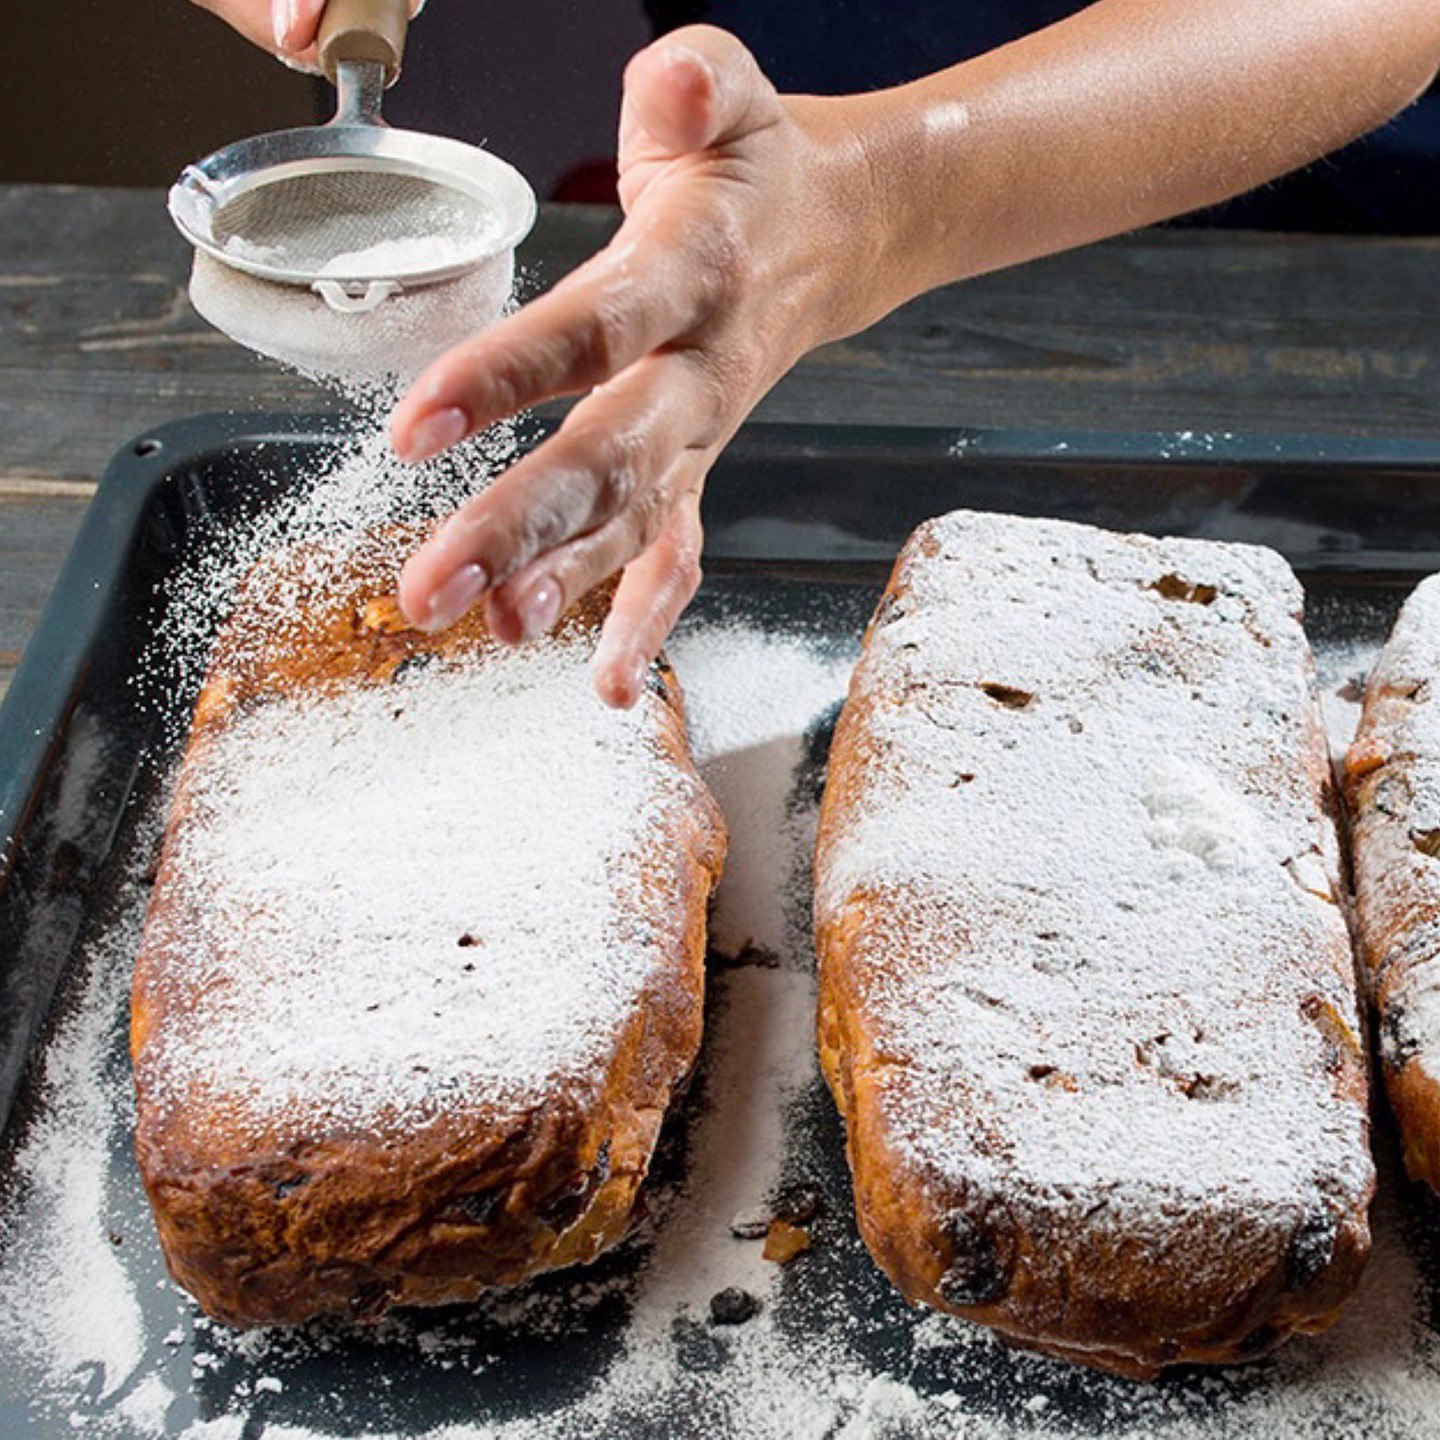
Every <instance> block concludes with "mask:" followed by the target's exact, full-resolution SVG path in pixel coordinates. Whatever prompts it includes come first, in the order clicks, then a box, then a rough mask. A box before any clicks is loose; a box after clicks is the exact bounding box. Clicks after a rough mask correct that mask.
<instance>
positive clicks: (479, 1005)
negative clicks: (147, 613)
mask: <svg viewBox="0 0 1440 1440" xmlns="http://www.w3.org/2000/svg"><path fill="white" fill-rule="evenodd" d="M588 649H589V647H588V642H587V641H586V640H585V639H584V638H583V637H582V638H579V639H569V640H558V639H557V640H550V641H547V642H544V643H541V644H538V645H535V646H531V647H527V648H526V649H525V650H523V651H500V652H497V653H495V654H493V655H492V656H491V657H489V658H488V659H487V662H486V665H485V667H484V669H483V670H482V671H478V672H472V671H466V670H464V669H451V668H450V667H448V666H445V665H435V666H431V667H428V668H427V669H425V670H422V671H420V672H419V673H417V674H415V675H413V676H412V677H410V678H407V679H405V680H403V681H400V682H397V683H393V684H391V685H389V686H385V687H366V688H354V689H349V690H346V691H344V692H342V693H340V694H337V695H331V696H326V697H325V698H324V699H323V700H322V701H321V702H320V703H311V702H308V701H304V700H295V699H288V698H287V699H283V700H276V701H272V702H271V703H270V704H268V705H265V706H262V707H260V708H259V709H257V710H255V711H253V712H251V713H249V714H246V715H243V716H241V717H239V718H238V719H237V720H236V721H235V723H233V724H232V725H228V726H226V727H225V728H224V729H223V730H222V731H220V732H218V733H216V734H215V735H214V736H213V737H212V738H211V740H210V742H209V745H208V750H207V758H206V763H205V766H204V768H203V771H199V772H196V778H195V781H194V783H192V784H191V785H190V786H189V787H188V788H187V789H186V790H185V792H184V798H185V802H186V805H187V807H188V808H187V811H186V818H185V819H184V821H183V822H182V823H181V825H180V827H179V828H178V829H177V830H176V831H174V832H173V834H172V839H171V850H170V854H169V858H168V859H167V870H166V872H165V873H164V874H163V875H162V884H169V883H170V881H169V876H170V875H171V873H172V872H173V874H174V875H175V876H176V877H177V880H176V882H175V883H176V885H177V887H179V888H175V889H173V890H172V891H171V892H170V894H171V904H170V906H169V909H168V910H158V909H157V911H156V912H155V917H154V919H153V920H152V925H151V931H150V935H151V938H152V940H153V941H154V942H155V943H159V944H161V945H164V946H166V947H168V948H169V949H170V951H171V953H172V956H173V957H174V958H172V962H171V963H172V973H173V970H174V969H178V972H179V975H180V977H181V978H180V979H179V980H178V982H177V983H179V984H180V986H181V987H182V990H183V995H184V1000H185V1006H184V1010H183V1013H184V1015H185V1019H184V1022H183V1024H177V1025H174V1026H172V1027H171V1029H170V1031H169V1033H168V1036H167V1039H166V1043H164V1044H163V1045H157V1046H156V1047H155V1049H154V1052H153V1054H154V1060H153V1062H151V1061H149V1060H148V1059H147V1063H146V1065H145V1069H144V1072H143V1073H144V1075H145V1077H146V1079H147V1080H148V1081H149V1082H150V1084H151V1085H153V1086H154V1089H153V1090H151V1091H150V1093H151V1095H152V1096H153V1098H155V1099H157V1100H159V1101H160V1102H161V1103H166V1102H167V1101H169V1100H175V1101H179V1100H181V1098H182V1097H184V1098H185V1100H186V1103H195V1097H196V1095H197V1094H200V1093H213V1094H217V1095H224V1096H227V1097H229V1098H230V1099H231V1100H233V1101H234V1102H236V1103H239V1104H241V1105H243V1106H244V1108H245V1113H247V1114H249V1115H252V1116H254V1117H256V1118H257V1120H258V1119H259V1117H264V1118H265V1119H266V1120H267V1121H275V1122H276V1123H280V1124H283V1125H287V1126H288V1125H294V1126H303V1125H305V1124H309V1123H312V1122H311V1120H310V1118H309V1117H311V1116H312V1115H313V1113H317V1112H320V1111H323V1112H324V1113H325V1114H326V1115H327V1116H330V1117H343V1118H344V1119H345V1120H346V1121H353V1122H357V1123H369V1124H378V1123H382V1120H383V1122H384V1123H387V1124H388V1123H413V1120H414V1118H415V1117H416V1116H418V1115H422V1114H426V1113H430V1111H431V1110H432V1109H433V1110H443V1109H444V1108H445V1107H446V1106H447V1105H449V1104H452V1103H453V1095H454V1093H455V1092H456V1091H457V1090H460V1091H466V1092H469V1093H472V1094H482V1095H484V1096H486V1097H487V1098H489V1099H490V1100H492V1101H497V1102H506V1103H515V1104H520V1103H524V1102H526V1101H532V1100H534V1099H535V1098H536V1097H537V1096H539V1095H542V1094H543V1093H545V1087H546V1086H547V1085H549V1084H551V1083H553V1082H554V1081H555V1080H556V1079H557V1078H558V1077H562V1076H568V1075H574V1076H577V1077H581V1078H585V1077H590V1076H593V1075H595V1074H596V1073H598V1067H601V1066H603V1065H604V1064H605V1063H606V1061H607V1058H608V1054H609V1046H610V1045H611V1043H612V1042H613V1036H614V1035H615V1033H616V1031H617V1029H618V1028H619V1027H621V1026H622V1025H623V1024H624V1021H625V1017H626V1016H628V1015H629V1014H630V1013H631V1011H632V1010H633V1008H634V1007H635V1006H636V1005H637V1004H638V1003H640V996H641V994H642V992H643V991H644V989H645V987H646V985H647V984H648V983H649V982H650V980H651V977H652V976H653V975H654V974H655V973H656V972H657V970H658V969H659V968H660V967H661V966H662V965H663V964H664V958H663V947H662V946H661V944H660V943H659V941H658V939H657V937H656V936H655V935H654V934H653V933H652V931H651V930H650V928H649V927H648V926H643V925H639V924H637V923H636V921H635V918H634V917H635V916H636V915H638V914H641V913H643V904H642V902H641V900H640V898H639V897H640V895H641V891H642V888H643V885H644V873H645V870H644V867H645V858H646V856H647V854H648V852H649V850H650V848H651V847H653V846H654V845H655V844H656V843H657V837H659V836H660V835H662V834H663V828H662V826H661V819H660V817H661V816H662V815H663V814H664V812H665V809H666V807H667V806H668V805H669V804H671V803H672V802H673V801H674V800H675V799H677V798H678V796H679V795H680V793H682V791H683V790H685V789H688V787H689V785H690V784H691V783H692V782H689V781H685V780H683V779H682V778H680V777H679V776H678V775H676V773H675V772H674V771H673V770H672V769H671V767H670V766H669V765H668V764H667V763H666V762H665V761H664V760H663V758H662V757H661V755H660V752H659V750H658V748H657V746H656V743H655V734H656V732H655V729H654V721H655V716H656V715H657V714H658V709H659V706H660V702H659V701H658V700H656V699H654V698H653V697H652V698H649V699H647V701H646V702H645V703H643V704H642V705H641V706H640V707H639V708H638V709H636V710H635V711H629V712H625V711H615V710H611V709H610V708H608V707H607V706H604V705H602V704H601V703H600V701H599V700H598V699H597V698H596V696H595V694H594V692H593V688H592V684H591V680H590V673H589V669H588V665H587V660H588ZM617 794H622V795H626V796H632V797H634V800H633V803H627V804H625V805H616V804H615V803H614V797H615V796H616V795H617ZM278 817H283V823H279V824H277V823H276V822H277V818H278ZM404 817H412V818H411V819H410V820H409V822H408V823H412V824H413V823H414V822H415V820H417V819H418V820H419V821H420V823H423V824H424V825H425V827H426V828H427V830H428V831H429V832H430V833H431V834H433V835H435V836H436V837H439V838H440V841H441V843H442V845H443V848H444V853H445V857H446V860H445V865H446V876H445V882H444V883H443V884H437V883H436V875H435V869H434V865H435V854H434V852H432V851H431V850H429V849H427V848H426V847H424V846H417V845H415V844H414V843H412V842H407V841H404V840H400V839H397V836H399V835H400V834H402V833H403V831H402V830H400V829H399V828H397V827H400V826H401V825H402V824H404V823H407V822H406V821H405V820H404ZM317 897H323V903H321V902H320V901H319V900H318V899H317ZM337 915H343V916H344V917H345V928H344V931H343V933H337V931H336V928H335V926H336V922H335V917H336V916H337ZM261 916H263V917H264V919H263V922H262V921H260V920H259V919H258V918H257V917H261ZM402 1117H403V1121H402Z"/></svg>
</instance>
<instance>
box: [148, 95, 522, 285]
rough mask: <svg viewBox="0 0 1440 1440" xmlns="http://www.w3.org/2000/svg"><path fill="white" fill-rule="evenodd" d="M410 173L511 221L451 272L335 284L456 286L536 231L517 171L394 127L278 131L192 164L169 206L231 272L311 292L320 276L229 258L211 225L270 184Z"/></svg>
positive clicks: (484, 154)
mask: <svg viewBox="0 0 1440 1440" xmlns="http://www.w3.org/2000/svg"><path fill="white" fill-rule="evenodd" d="M347 172H348V173H356V172H362V173H363V172H370V173H377V172H378V173H386V174H395V175H405V176H409V177H412V178H414V179H417V180H423V181H426V182H428V183H430V184H433V185H436V186H439V187H442V188H444V189H448V190H454V191H459V192H460V193H462V194H464V195H466V196H467V197H468V198H470V199H472V200H477V201H482V202H485V203H487V204H489V205H490V206H492V207H494V208H496V209H497V210H498V212H499V214H500V216H501V218H502V220H503V221H506V222H508V223H505V224H504V225H502V228H501V230H500V233H499V234H498V235H495V234H491V235H487V236H486V238H485V239H484V240H483V241H481V242H477V244H476V245H475V248H474V249H473V250H471V251H468V252H465V253H464V255H463V258H462V259H459V260H456V261H453V262H450V263H447V264H445V265H443V266H430V267H426V268H423V269H411V270H396V269H394V268H393V267H386V269H385V271H384V273H383V274H380V273H365V272H358V273H356V274H353V275H348V274H347V275H344V276H336V277H333V278H335V279H337V280H339V281H340V282H341V283H351V282H353V283H357V284H364V283H368V282H373V281H376V280H395V281H397V282H398V283H399V284H401V285H403V286H415V285H429V284H434V283H438V282H440V281H444V280H453V279H457V278H458V277H459V276H461V275H464V274H466V273H467V272H468V271H470V270H472V269H474V268H475V267H476V266H477V265H480V264H482V263H483V262H484V261H486V260H488V259H490V258H491V257H492V256H495V255H499V254H502V253H503V252H505V251H506V250H513V249H514V248H515V247H516V246H517V245H518V244H519V243H520V242H521V241H522V240H523V239H524V238H525V236H526V235H528V234H529V233H530V230H531V228H532V227H533V226H534V224H535V217H536V214H537V205H536V201H535V192H534V191H533V190H532V189H531V188H530V185H529V183H528V182H527V181H526V179H525V177H524V176H523V175H521V174H520V172H519V171H518V170H516V169H515V167H514V166H513V165H510V164H508V163H507V162H506V161H504V160H502V159H500V157H499V156H498V155H492V154H491V153H490V152H489V151H488V150H482V149H480V148H479V147H478V146H475V145H467V144H466V143H465V142H464V141H461V140H452V139H449V138H448V137H446V136H443V135H425V134H422V133H420V132H418V131H414V130H395V129H392V128H390V127H389V126H380V125H368V124H362V125H351V124H343V123H336V122H332V123H331V124H329V125H321V126H305V127H302V128H297V129H293V130H274V131H271V132H269V133H268V134H264V135H255V136H251V137H249V138H248V139H245V140H238V141H236V142H235V143H234V144H231V145H226V146H224V147H223V148H222V149H220V150H216V151H214V152H213V153H212V154H210V155H207V156H206V157H205V158H204V159H203V160H198V161H196V162H195V163H194V164H193V165H187V166H186V167H185V170H184V171H183V173H182V174H181V175H180V178H179V179H178V180H177V181H176V182H175V183H174V185H172V186H171V187H170V193H169V196H168V198H167V207H168V209H169V212H170V218H171V219H172V220H173V221H174V223H175V226H176V228H177V229H178V230H179V231H180V233H181V234H182V235H183V236H184V237H185V238H186V239H187V240H188V241H189V242H190V243H191V244H192V245H194V246H195V247H196V248H197V249H199V250H203V251H205V253H206V254H208V255H211V256H213V257H214V258H215V259H216V260H219V261H220V262H221V263H222V264H224V265H228V266H229V267H230V268H231V269H234V270H240V271H243V272H244V273H245V274H247V275H253V276H254V277H255V278H256V279H259V280H270V281H274V282H276V283H278V284H282V285H300V286H306V287H308V286H310V285H312V284H313V283H314V281H315V280H316V279H317V278H318V277H317V276H316V275H314V274H313V273H312V272H309V271H297V270H292V269H288V268H285V267H282V266H279V265H274V264H269V263H267V262H265V261H264V260H256V259H253V258H251V257H248V256H240V255H236V254H234V253H233V252H230V251H227V250H226V249H225V248H224V247H223V246H222V245H221V244H220V243H219V242H218V241H217V240H216V239H215V234H214V228H213V222H214V218H215V216H216V215H217V214H218V213H219V211H221V210H222V209H224V208H225V207H226V206H227V205H230V204H232V203H233V202H234V201H236V200H238V199H240V198H241V196H243V195H247V194H250V193H252V192H254V191H256V190H259V189H261V188H263V187H264V186H266V185H272V184H275V183H277V182H278V181H281V180H287V179H294V178H297V177H300V176H304V175H315V174H321V173H325V174H339V173H347Z"/></svg>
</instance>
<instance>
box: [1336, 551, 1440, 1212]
mask: <svg viewBox="0 0 1440 1440" xmlns="http://www.w3.org/2000/svg"><path fill="white" fill-rule="evenodd" d="M1437 685H1440V587H1437V585H1436V582H1435V580H1434V579H1433V578H1432V579H1430V580H1427V581H1426V582H1424V583H1423V584H1422V585H1421V586H1420V587H1419V588H1418V589H1417V590H1416V592H1415V593H1414V595H1413V596H1412V597H1411V598H1410V600H1409V601H1408V602H1407V604H1406V606H1405V608H1404V610H1403V611H1402V612H1401V615H1400V618H1399V620H1398V621H1397V622H1396V625H1395V630H1394V633H1393V634H1392V635H1391V637H1390V641H1389V643H1388V644H1387V645H1386V647H1385V651H1384V653H1383V654H1382V656H1381V658H1380V660H1379V662H1378V663H1377V664H1376V666H1375V669H1374V670H1373V671H1372V672H1371V675H1370V678H1369V682H1368V683H1367V685H1366V688H1365V705H1364V710H1363V712H1362V714H1361V719H1360V726H1359V729H1358V731H1357V733H1356V736H1355V740H1354V743H1353V744H1352V745H1351V747H1350V751H1349V754H1348V755H1347V756H1346V761H1345V798H1346V804H1347V808H1348V810H1349V815H1350V828H1351V843H1352V853H1353V862H1354V870H1355V899H1356V911H1357V917H1358V921H1359V931H1360V934H1359V939H1360V955H1361V960H1362V969H1363V972H1364V977H1365V981H1366V988H1367V990H1368V993H1369V998H1370V1001H1371V1004H1372V1005H1373V1006H1374V1009H1375V1015H1376V1019H1377V1022H1378V1023H1377V1031H1378V1037H1379V1047H1378V1048H1379V1058H1380V1066H1381V1073H1382V1075H1383V1077H1384V1081H1385V1090H1386V1094H1387V1095H1388V1097H1389V1100H1390V1106H1391V1108H1392V1109H1393V1110H1394V1112H1395V1118H1396V1120H1397V1121H1398V1123H1399V1126H1400V1135H1401V1141H1402V1144H1403V1148H1404V1155H1405V1168H1406V1170H1407V1171H1408V1172H1409V1174H1410V1175H1411V1177H1412V1178H1414V1179H1416V1180H1423V1181H1425V1183H1426V1184H1428V1185H1429V1186H1430V1187H1431V1188H1432V1189H1435V1190H1440V1007H1437V1006H1436V1003H1435V1000H1434V998H1433V997H1434V996H1435V994H1436V986H1435V976H1436V974H1437V971H1440V830H1437V829H1436V826H1437V823H1440V822H1437V819H1436V816H1437V813H1440V808H1437V804H1436V799H1437V795H1436V790H1435V785H1436V776H1437V773H1440V708H1437V706H1436V703H1435V699H1434V696H1435V692H1436V687H1437Z"/></svg>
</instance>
